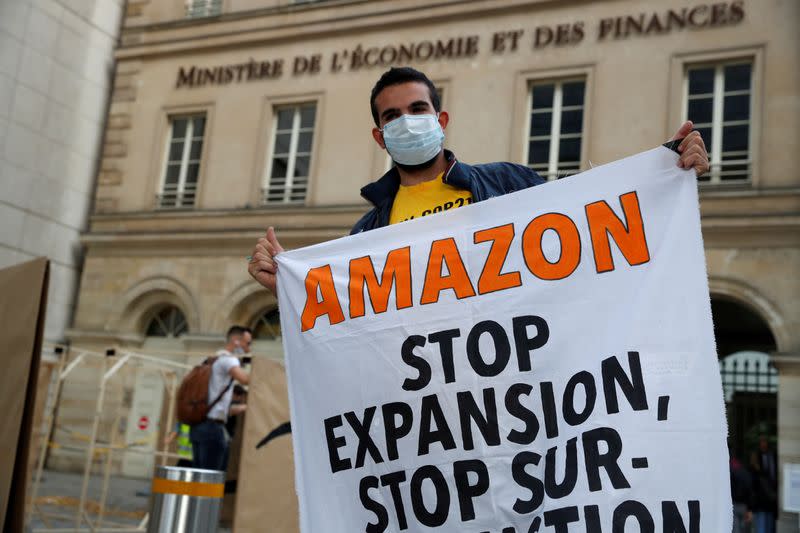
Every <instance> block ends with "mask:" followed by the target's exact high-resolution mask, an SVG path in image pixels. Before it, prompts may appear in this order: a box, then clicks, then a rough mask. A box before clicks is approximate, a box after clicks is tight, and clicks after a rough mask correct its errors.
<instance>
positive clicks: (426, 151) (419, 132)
mask: <svg viewBox="0 0 800 533" xmlns="http://www.w3.org/2000/svg"><path fill="white" fill-rule="evenodd" d="M381 131H382V132H383V142H384V144H385V145H386V151H387V152H389V155H390V156H392V159H393V160H394V161H395V163H399V164H401V165H421V164H422V163H425V162H426V161H430V160H431V159H433V158H434V156H436V154H438V153H439V152H440V151H441V150H442V143H443V142H444V131H442V126H441V125H440V124H439V119H438V117H437V116H436V115H403V116H401V117H400V118H396V119H394V120H393V121H391V122H389V123H388V124H386V125H385V126H384V127H383V129H382V130H381Z"/></svg>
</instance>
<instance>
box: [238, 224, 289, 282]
mask: <svg viewBox="0 0 800 533" xmlns="http://www.w3.org/2000/svg"><path fill="white" fill-rule="evenodd" d="M282 251H283V247H282V246H281V245H280V243H279V242H278V239H277V238H276V237H275V229H274V228H273V227H272V226H270V227H269V229H268V230H267V234H266V235H265V236H264V237H261V238H260V239H258V242H257V243H256V247H255V248H254V249H253V255H252V256H251V257H250V263H249V264H248V265H247V271H248V272H249V273H250V275H251V276H252V277H253V279H254V280H256V281H257V282H259V283H260V284H261V285H263V286H264V287H266V288H267V289H269V290H270V291H272V293H273V294H275V295H277V293H276V289H275V285H276V283H277V274H278V264H277V263H276V262H275V259H274V258H275V256H276V255H278V254H279V253H281V252H282Z"/></svg>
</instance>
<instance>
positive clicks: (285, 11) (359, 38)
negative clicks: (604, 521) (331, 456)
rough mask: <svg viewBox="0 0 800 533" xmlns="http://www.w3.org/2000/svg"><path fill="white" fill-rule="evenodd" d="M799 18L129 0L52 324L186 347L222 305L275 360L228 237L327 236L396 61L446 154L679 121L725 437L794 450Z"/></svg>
mask: <svg viewBox="0 0 800 533" xmlns="http://www.w3.org/2000/svg"><path fill="white" fill-rule="evenodd" d="M799 19H800V5H798V4H797V3H796V2H782V1H778V0H770V1H763V2H762V1H759V2H756V1H755V0H732V1H728V2H720V3H705V2H703V1H702V0H669V1H668V2H656V1H655V0H647V1H638V2H634V1H631V0H618V1H602V2H584V1H575V0H569V1H563V2H553V1H546V0H484V1H478V2H476V1H463V0H443V1H441V2H435V3H430V2H423V1H421V0H395V1H386V0H376V1H364V0H333V1H327V2H323V1H320V2H290V1H289V0H272V1H270V0H260V1H259V0H221V1H194V2H188V3H187V2H184V1H183V0H169V1H160V2H155V1H148V0H131V1H130V2H129V4H128V8H127V17H126V19H125V23H124V27H123V30H122V36H121V44H120V46H119V48H118V49H117V52H116V59H117V62H118V64H117V70H116V78H115V80H114V88H113V93H112V103H111V107H110V111H109V116H108V125H107V128H106V132H105V142H104V148H103V153H102V161H101V165H100V166H101V168H100V171H99V174H98V179H97V188H96V192H95V195H96V196H95V211H94V213H93V214H92V216H91V219H90V229H89V231H88V232H86V233H85V235H84V236H83V244H84V245H85V247H86V261H85V266H84V270H83V276H82V279H81V284H80V292H79V302H78V308H77V313H76V316H75V320H74V323H73V327H72V328H71V329H70V330H69V336H70V339H71V341H72V342H73V343H74V344H75V345H84V346H97V347H105V346H120V347H128V348H131V349H142V350H143V349H156V348H157V349H162V350H178V351H179V352H181V351H182V352H197V353H199V352H203V351H207V350H209V349H211V348H213V347H216V346H217V345H218V344H219V343H220V341H221V334H222V333H223V332H224V330H225V329H226V327H227V326H229V325H230V324H232V323H243V324H246V325H252V326H255V327H257V333H258V337H259V339H261V340H260V341H259V343H258V345H257V346H258V350H259V351H260V352H261V353H267V354H269V355H272V356H275V357H280V346H279V343H277V342H276V340H275V339H276V338H277V337H278V336H279V329H278V326H277V322H276V320H275V318H276V312H275V309H276V302H275V301H274V300H273V299H272V298H271V297H270V296H269V295H268V294H267V293H266V291H264V290H261V289H259V287H258V286H257V285H256V284H254V282H252V281H251V280H250V279H249V278H248V276H247V273H246V270H245V267H246V260H245V256H247V255H248V253H249V251H250V250H251V249H252V246H253V245H254V242H255V240H256V239H257V238H258V237H259V236H260V235H262V234H263V232H264V230H265V228H266V227H267V226H269V225H274V226H275V227H276V228H277V229H278V233H279V236H280V239H281V241H282V243H283V244H284V246H286V247H287V248H294V247H299V246H304V245H308V244H312V243H316V242H320V241H324V240H327V239H332V238H336V237H340V236H343V235H346V234H347V232H348V229H349V228H350V226H351V225H352V224H353V222H354V221H355V220H357V218H358V217H359V216H360V215H361V214H362V213H363V212H364V211H365V210H366V208H367V206H366V204H365V202H364V201H363V200H361V199H360V197H359V189H360V187H362V186H363V185H365V184H367V183H368V182H370V181H371V180H373V179H375V178H376V177H378V176H379V175H381V174H382V173H383V172H385V171H386V170H387V169H388V168H389V165H390V162H389V161H388V159H387V156H386V154H385V152H383V151H381V150H380V149H379V148H378V147H377V146H376V145H375V143H374V141H373V140H372V138H371V135H370V134H369V130H370V128H371V127H372V125H373V124H372V119H371V116H370V112H369V106H368V99H369V91H370V89H371V87H372V85H373V83H374V82H375V80H376V79H377V77H378V76H379V75H380V73H382V72H383V71H384V70H385V69H386V68H388V67H389V66H390V65H396V64H409V65H411V66H414V67H416V68H419V69H421V70H424V71H425V72H426V73H427V74H428V75H429V76H430V77H431V79H432V80H434V82H435V83H436V85H437V87H438V89H439V91H440V92H441V95H442V99H443V102H444V108H445V109H446V110H448V111H449V112H450V116H451V122H450V125H449V126H448V129H447V141H446V145H447V146H448V147H449V148H451V149H453V150H454V151H455V153H456V154H457V155H458V156H459V157H460V158H461V159H462V160H464V161H466V162H485V161H493V160H509V161H514V162H520V163H524V164H529V165H531V166H532V167H533V168H536V169H537V170H538V171H539V172H540V173H542V174H543V175H547V176H548V177H551V178H554V179H555V178H559V177H563V176H566V175H569V174H571V173H573V172H575V171H577V170H581V169H586V168H589V166H590V165H598V164H602V163H604V162H609V161H612V160H615V159H618V158H620V157H623V156H626V155H629V154H632V153H636V152H639V151H642V150H645V149H648V148H650V147H653V146H656V145H658V144H660V143H661V142H663V141H665V140H666V139H668V138H669V137H670V136H671V135H672V133H673V132H674V131H675V130H676V129H677V127H678V125H679V124H680V123H681V121H682V120H683V119H685V118H687V117H688V118H691V119H692V120H694V122H695V123H696V124H697V127H698V128H699V129H700V130H701V131H702V132H703V134H704V137H705V138H706V141H707V143H708V145H709V151H710V153H711V156H712V171H711V172H710V173H709V174H708V175H707V176H704V177H701V178H700V179H699V180H698V187H699V188H700V195H701V203H702V224H703V231H704V239H705V247H706V251H707V262H708V270H709V276H710V287H711V292H712V301H713V304H714V305H713V308H714V315H715V324H716V326H715V327H716V330H717V338H718V344H719V350H720V357H721V361H722V369H723V374H724V375H723V377H724V379H725V380H726V400H727V401H728V403H729V411H730V412H732V413H733V414H732V415H731V428H732V438H733V439H734V445H735V447H736V448H737V449H739V450H740V451H741V452H745V451H746V449H749V448H750V447H751V446H752V445H753V443H754V439H756V438H757V435H758V434H761V433H764V434H767V435H770V436H771V438H772V439H773V441H774V442H776V443H777V446H778V452H779V456H780V461H781V463H782V464H783V463H787V462H789V463H792V462H794V463H796V462H800V277H798V275H797V273H798V272H800V231H798V230H800V175H799V174H798V170H797V169H798V167H799V166H800V152H798V150H797V146H798V145H800V144H799V142H800V68H798V67H800V46H798V45H799V44H800V42H799V40H800V39H798V34H797V31H796V23H797V21H798V20H799ZM733 355H735V357H733V358H730V357H729V356H733ZM737 379H738V380H739V381H737ZM748 380H749V381H748ZM737 383H738V384H737ZM784 520H785V523H786V524H794V525H795V526H794V527H796V523H797V517H796V516H794V517H793V518H791V517H784ZM792 520H793V521H792ZM786 531H788V529H787V530H786Z"/></svg>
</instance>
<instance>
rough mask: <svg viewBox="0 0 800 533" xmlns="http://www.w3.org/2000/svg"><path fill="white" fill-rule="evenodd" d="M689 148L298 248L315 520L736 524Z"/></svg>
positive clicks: (289, 272) (298, 325) (443, 526)
mask: <svg viewBox="0 0 800 533" xmlns="http://www.w3.org/2000/svg"><path fill="white" fill-rule="evenodd" d="M676 162H677V155H676V154H675V153H674V152H672V151H670V150H668V149H666V148H663V147H659V148H656V149H654V150H651V151H648V152H645V153H642V154H639V155H636V156H633V157H630V158H627V159H623V160H621V161H617V162H614V163H611V164H608V165H605V166H602V167H598V168H595V169H593V170H590V171H588V172H584V173H582V174H580V175H577V176H574V177H570V178H567V179H562V180H559V181H556V182H553V183H548V184H547V185H542V186H538V187H534V188H532V189H528V190H525V191H521V192H517V193H514V194H509V195H506V196H502V197H498V198H493V199H491V200H488V201H485V202H481V203H478V204H474V205H471V206H467V207H463V208H460V209H456V210H453V211H448V212H446V213H443V214H439V215H436V216H430V217H425V218H421V219H416V220H412V221H409V222H405V223H402V224H398V225H395V226H390V227H388V228H384V229H380V230H376V231H370V232H366V233H361V234H359V235H355V236H352V237H347V238H343V239H338V240H335V241H331V242H327V243H323V244H319V245H315V246H311V247H308V248H303V249H300V250H294V251H291V252H286V253H283V254H281V255H280V256H279V257H278V263H279V272H280V274H279V281H278V288H279V300H280V309H281V323H282V331H283V341H284V346H285V349H286V357H287V370H288V379H289V397H290V407H291V414H292V430H293V433H294V452H295V464H296V468H297V489H298V496H299V504H300V521H301V529H302V531H304V532H314V533H317V532H325V533H338V532H341V533H354V532H358V531H365V532H382V531H447V532H459V533H460V532H469V533H483V532H489V533H512V532H513V533H525V532H553V533H569V532H579V531H580V532H583V531H589V532H614V533H624V532H640V531H641V532H658V533H662V532H675V533H678V532H686V533H698V532H701V531H702V532H712V531H713V532H722V531H730V530H731V502H730V487H729V473H728V461H727V459H728V454H727V448H726V425H725V417H724V406H723V396H722V388H721V384H720V376H719V370H718V364H717V357H716V349H715V345H714V337H713V328H712V323H711V309H710V303H709V293H708V285H707V278H706V271H705V259H704V253H703V244H702V239H701V235H700V218H699V209H698V199H697V184H696V180H695V177H694V173H693V172H692V171H684V170H681V169H679V168H677V166H676Z"/></svg>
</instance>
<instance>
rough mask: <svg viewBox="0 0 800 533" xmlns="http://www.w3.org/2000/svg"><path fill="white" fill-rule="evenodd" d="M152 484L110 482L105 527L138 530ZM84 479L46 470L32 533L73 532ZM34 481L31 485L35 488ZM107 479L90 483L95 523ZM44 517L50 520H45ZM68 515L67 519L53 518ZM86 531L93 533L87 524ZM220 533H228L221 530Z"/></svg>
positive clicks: (119, 479) (90, 506)
mask: <svg viewBox="0 0 800 533" xmlns="http://www.w3.org/2000/svg"><path fill="white" fill-rule="evenodd" d="M150 483H151V482H150V480H149V479H131V478H123V477H113V476H112V477H111V478H109V489H108V493H107V496H106V504H105V513H104V519H103V526H104V527H136V526H138V525H139V524H140V523H141V521H142V519H143V518H144V516H145V514H146V513H147V512H148V510H149V509H150ZM82 484H83V476H82V475H81V474H77V473H70V472H56V471H53V470H45V471H44V472H43V473H42V483H41V487H40V488H39V494H38V496H37V498H36V502H35V504H36V507H37V510H40V511H42V513H34V514H33V515H32V517H31V519H30V521H29V524H28V529H27V531H28V533H35V532H36V531H39V530H42V529H51V528H52V529H56V528H70V527H74V526H75V522H76V513H77V510H78V505H79V503H80V497H81V488H82ZM32 486H33V481H31V486H30V487H29V488H32ZM102 486H103V477H102V476H99V475H97V476H92V477H91V478H90V480H89V491H88V496H87V505H86V509H87V512H88V514H89V518H90V520H92V523H94V524H96V523H97V521H98V518H99V515H98V513H99V510H100V501H101V495H102ZM43 514H45V515H47V516H43ZM51 514H53V515H55V514H58V515H65V516H63V517H55V516H50V515H51ZM82 527H83V528H84V530H85V531H89V527H88V525H87V524H86V523H85V522H84V523H83V525H82ZM219 531H220V532H225V531H228V530H227V529H224V528H220V530H219Z"/></svg>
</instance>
